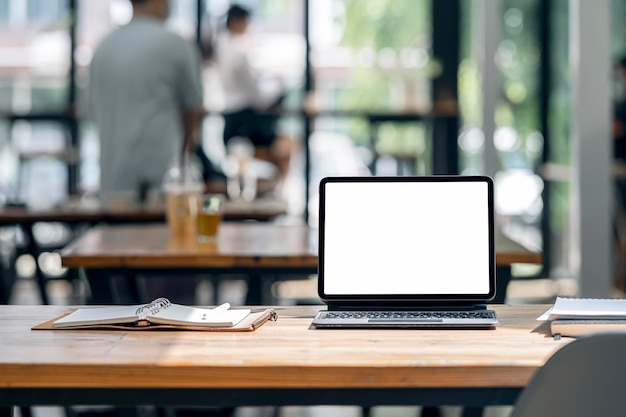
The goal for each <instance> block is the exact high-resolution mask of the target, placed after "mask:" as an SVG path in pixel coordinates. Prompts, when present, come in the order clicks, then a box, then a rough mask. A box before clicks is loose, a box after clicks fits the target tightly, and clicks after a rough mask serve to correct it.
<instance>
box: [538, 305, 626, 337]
mask: <svg viewBox="0 0 626 417" xmlns="http://www.w3.org/2000/svg"><path fill="white" fill-rule="evenodd" d="M537 320H550V331H551V332H552V334H553V335H555V336H556V335H561V336H582V335H585V334H589V333H596V332H603V331H619V330H626V299H618V298H611V299H606V298H605V299H602V298H563V297H557V299H556V301H555V303H554V307H552V308H551V309H549V310H548V311H546V312H545V313H544V314H543V315H541V317H539V318H538V319H537Z"/></svg>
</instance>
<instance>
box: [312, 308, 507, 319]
mask: <svg viewBox="0 0 626 417" xmlns="http://www.w3.org/2000/svg"><path fill="white" fill-rule="evenodd" d="M495 317H496V315H495V312H494V311H492V310H476V311H326V312H320V318H324V319H336V320H353V319H470V318H472V319H492V318H495Z"/></svg>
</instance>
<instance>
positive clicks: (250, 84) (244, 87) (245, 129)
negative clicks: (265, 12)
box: [215, 5, 291, 176]
mask: <svg viewBox="0 0 626 417" xmlns="http://www.w3.org/2000/svg"><path fill="white" fill-rule="evenodd" d="M249 19H250V12H249V11H248V10H247V9H245V8H244V7H241V6H239V5H232V6H231V7H230V8H229V9H228V13H227V16H226V28H225V30H224V31H223V32H222V33H220V34H219V36H218V38H217V43H216V57H215V58H216V59H215V60H216V64H217V70H218V73H219V75H220V79H221V82H222V87H223V90H224V143H225V144H226V145H228V141H229V140H230V139H232V138H234V137H245V138H248V139H249V140H250V141H251V142H252V144H253V145H254V147H255V155H256V157H257V158H259V159H265V160H269V161H271V162H273V163H274V164H276V166H277V167H278V169H279V172H280V174H281V175H282V176H284V175H286V171H287V169H288V163H289V153H290V147H291V145H290V140H289V138H284V137H277V134H276V124H277V122H278V115H277V114H276V113H275V112H276V110H277V108H278V106H279V105H280V103H281V101H282V98H283V97H282V96H278V97H264V96H263V95H262V94H261V92H260V91H259V85H258V80H257V76H256V75H255V73H254V71H253V68H252V66H251V65H250V62H249V57H248V51H249V49H250V47H249V39H248V37H247V36H245V35H246V32H247V29H248V24H249Z"/></svg>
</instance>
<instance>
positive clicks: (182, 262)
mask: <svg viewBox="0 0 626 417" xmlns="http://www.w3.org/2000/svg"><path fill="white" fill-rule="evenodd" d="M222 226H223V227H222V228H221V229H220V235H219V239H218V241H217V242H216V244H213V245H201V244H198V243H196V242H194V241H172V240H171V239H170V236H169V233H168V231H167V228H166V227H165V226H159V225H147V226H115V227H98V228H94V229H92V230H89V231H88V232H86V233H85V235H83V236H82V237H81V238H80V239H78V240H77V241H75V242H74V243H72V244H71V245H69V246H68V247H66V248H64V249H63V250H62V251H61V259H62V264H63V266H65V267H69V268H79V267H81V268H85V269H86V271H87V272H88V276H90V277H91V278H90V283H91V284H92V285H93V286H95V287H96V288H97V290H95V289H94V291H93V292H94V294H95V295H99V296H102V297H103V298H97V299H96V302H98V303H103V304H104V303H109V302H111V298H110V291H108V290H107V288H108V285H105V286H103V285H102V283H103V282H105V283H106V276H107V275H110V274H111V273H114V272H115V273H124V272H125V271H126V273H127V272H128V270H129V269H130V270H132V271H135V272H137V273H145V272H151V273H155V272H156V273H168V274H169V273H171V272H173V271H172V270H175V271H176V272H180V271H181V270H185V271H190V272H195V273H197V272H198V271H204V272H206V271H215V272H219V273H229V272H230V273H240V272H251V271H253V272H263V273H264V274H268V275H271V274H280V275H283V276H284V275H288V274H294V273H296V274H313V273H316V272H317V231H316V230H312V229H310V228H309V227H307V226H278V225H273V224H246V223H243V224H228V223H226V224H223V225H222ZM512 263H541V253H539V252H536V251H532V250H530V249H527V248H525V247H523V246H522V245H520V244H518V243H516V242H514V241H512V240H511V239H509V238H507V237H506V236H505V235H504V234H502V233H498V234H497V235H496V266H497V276H498V280H497V284H498V288H497V299H496V300H495V302H498V303H502V302H504V296H505V293H506V285H507V284H508V282H509V280H510V276H511V273H510V266H511V264H512ZM251 284H253V286H256V287H253V288H252V291H251V292H249V299H248V303H249V304H260V303H261V301H262V299H261V291H260V285H261V283H260V280H255V281H253V282H251ZM105 294H106V295H105Z"/></svg>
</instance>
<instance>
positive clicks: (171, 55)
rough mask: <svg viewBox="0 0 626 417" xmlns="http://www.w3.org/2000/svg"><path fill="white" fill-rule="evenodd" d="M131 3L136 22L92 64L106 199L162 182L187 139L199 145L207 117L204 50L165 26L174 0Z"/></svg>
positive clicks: (112, 37)
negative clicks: (202, 70) (202, 78)
mask: <svg viewBox="0 0 626 417" xmlns="http://www.w3.org/2000/svg"><path fill="white" fill-rule="evenodd" d="M131 2H132V6H133V19H132V21H131V22H130V23H129V24H128V25H126V26H123V27H121V28H119V29H117V30H115V31H113V32H112V33H111V34H109V35H108V36H107V37H106V38H105V39H104V40H103V41H102V42H101V43H100V45H99V46H98V48H97V50H96V52H95V54H94V57H93V60H92V62H91V67H90V83H89V90H88V98H89V111H90V114H91V116H92V118H93V119H94V121H95V123H96V125H97V128H98V131H99V135H100V167H101V174H100V184H101V185H100V192H101V197H102V198H103V199H104V200H106V199H108V198H109V197H111V196H112V195H114V194H120V193H123V194H129V193H134V192H136V190H137V187H138V186H139V184H145V183H146V182H147V183H149V184H151V185H152V186H157V187H158V186H160V184H161V181H162V180H163V176H164V174H165V172H166V171H167V169H168V166H169V165H171V164H172V163H173V161H174V158H176V157H180V154H181V151H182V149H183V146H185V147H186V149H188V150H192V149H194V148H195V145H196V144H195V141H196V140H197V135H198V130H199V122H200V119H201V117H202V108H203V100H202V87H201V82H200V57H199V53H198V51H196V50H195V49H194V46H193V45H192V44H191V43H190V42H188V41H186V40H184V39H183V38H181V37H180V36H178V35H176V34H174V33H171V32H169V31H167V30H166V29H165V27H164V24H163V23H164V21H165V19H166V18H167V15H168V11H169V1H168V0H131Z"/></svg>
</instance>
